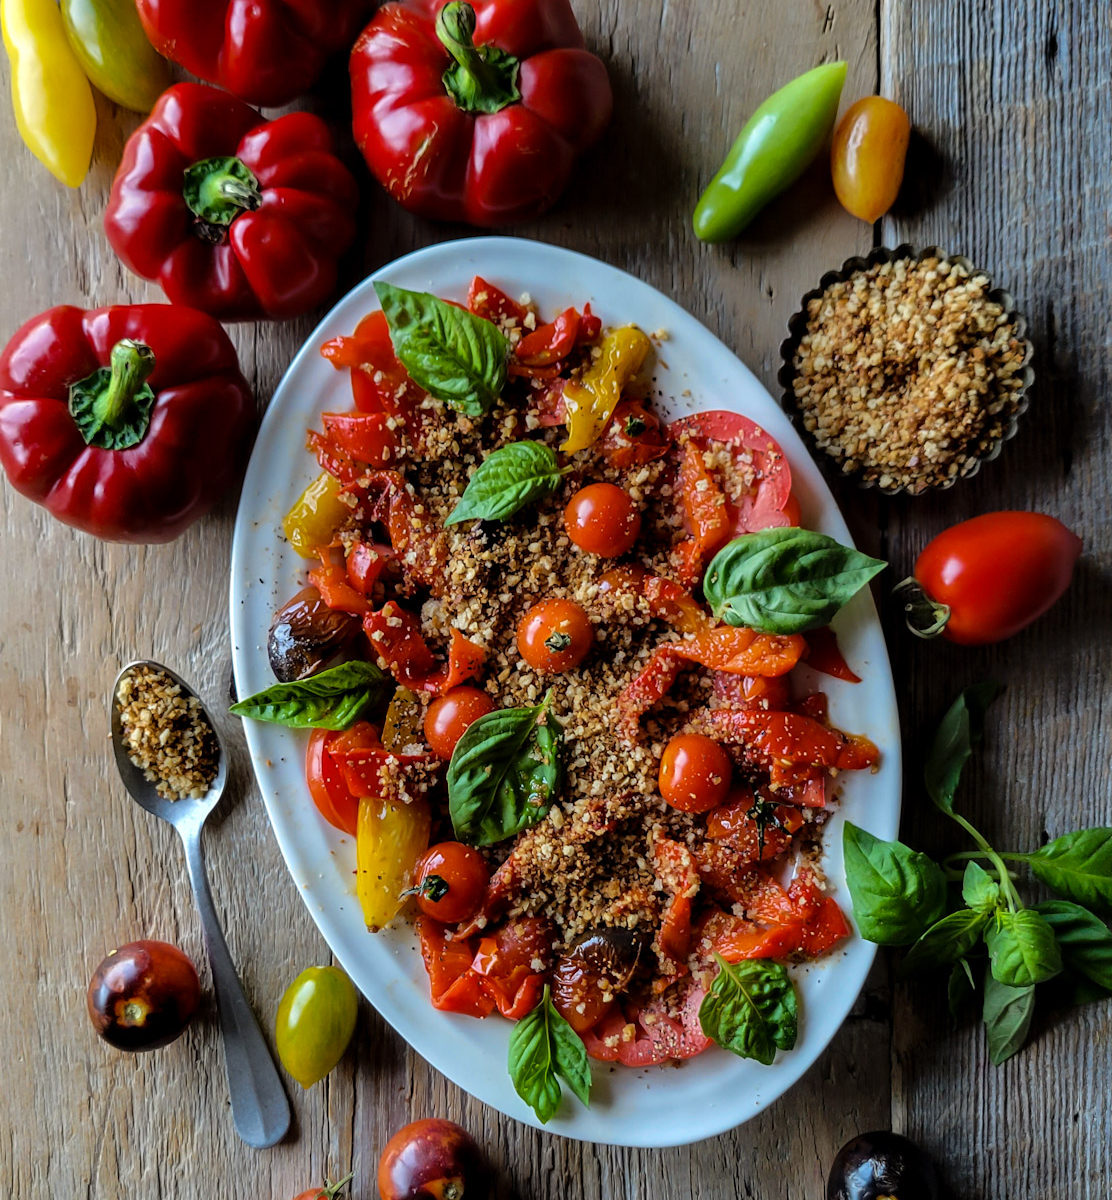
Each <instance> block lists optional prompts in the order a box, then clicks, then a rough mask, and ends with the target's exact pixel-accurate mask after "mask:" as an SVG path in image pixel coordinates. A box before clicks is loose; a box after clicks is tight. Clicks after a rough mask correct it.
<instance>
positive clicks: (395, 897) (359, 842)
mask: <svg viewBox="0 0 1112 1200" xmlns="http://www.w3.org/2000/svg"><path fill="white" fill-rule="evenodd" d="M431 828H432V816H431V814H430V812H429V802H428V801H427V800H425V799H424V798H423V797H417V798H415V799H414V800H412V801H411V802H410V803H409V804H404V803H403V802H402V801H400V800H382V799H379V798H376V797H367V796H364V797H362V798H361V799H360V801H359V818H358V823H357V825H356V831H355V866H356V874H355V891H356V894H357V895H358V897H359V906H360V907H361V908H362V910H363V920H364V921H365V922H366V924H367V928H368V929H369V930H370V931H371V932H372V933H377V932H378V931H379V930H380V929H382V928H383V927H384V926H386V925H389V924H390V922H391V921H392V920H393V919H394V918H395V917H396V916H397V915H398V912H399V911H400V909H401V907H402V905H403V904H404V903H405V896H404V895H403V894H402V893H403V892H405V891H407V890H408V889H409V888H411V887H412V886H413V876H414V872H415V871H416V869H417V860H418V859H419V858H420V857H421V855H422V854H424V852H425V851H426V850H427V849H428V848H429V831H430V830H431Z"/></svg>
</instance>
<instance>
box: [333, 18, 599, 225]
mask: <svg viewBox="0 0 1112 1200" xmlns="http://www.w3.org/2000/svg"><path fill="white" fill-rule="evenodd" d="M488 47H489V48H490V49H488ZM495 47H497V50H498V51H501V53H500V54H498V55H494V54H493V53H492V49H493V48H495ZM351 84H352V110H353V114H354V131H355V141H356V144H357V145H358V146H359V149H360V150H361V151H362V153H363V157H364V158H365V159H366V160H367V165H368V166H369V167H370V168H371V171H372V173H373V174H374V175H375V177H376V178H377V179H378V181H379V183H381V184H382V185H383V187H385V188H386V190H387V191H388V192H389V193H390V194H391V195H392V196H393V197H394V199H395V200H397V201H398V203H400V204H402V205H404V206H405V207H406V208H408V209H410V210H411V211H413V212H416V213H419V214H421V215H422V216H425V217H432V218H433V219H434V220H441V221H461V220H462V221H467V222H469V223H470V224H472V225H482V226H493V225H502V224H505V223H507V222H509V221H518V220H522V219H524V218H526V217H531V216H535V215H536V214H537V213H540V212H542V211H543V210H544V209H546V208H548V207H549V205H551V204H552V203H553V202H554V201H555V200H556V198H557V197H558V196H559V195H560V193H561V192H562V191H563V190H564V187H565V186H566V184H567V182H568V179H569V177H570V175H571V169H572V164H573V163H574V161H575V158H576V156H577V155H578V154H579V153H580V152H581V151H583V150H584V149H586V148H587V147H588V146H590V145H591V144H592V143H594V142H595V141H597V140H598V138H599V137H600V135H601V134H602V131H603V130H604V129H605V128H606V126H607V124H608V122H609V120H610V111H611V107H612V103H613V100H612V96H611V92H610V82H609V80H608V79H607V75H606V68H605V67H604V66H603V65H602V62H601V61H600V60H599V59H598V58H596V57H595V56H594V55H593V54H590V53H588V52H587V51H586V50H584V49H583V35H582V34H581V33H580V30H579V25H578V23H577V22H576V19H575V15H574V13H573V12H572V9H571V5H570V4H569V3H568V0H474V4H473V5H468V4H460V3H450V4H445V3H444V0H405V2H404V3H392V4H385V5H383V7H382V8H380V9H379V10H378V12H377V13H376V14H375V16H374V18H373V19H372V20H371V23H370V24H369V25H368V26H367V28H366V29H365V30H364V31H363V33H362V35H361V36H360V38H359V40H358V41H357V42H356V44H355V48H354V50H353V51H352V55H351Z"/></svg>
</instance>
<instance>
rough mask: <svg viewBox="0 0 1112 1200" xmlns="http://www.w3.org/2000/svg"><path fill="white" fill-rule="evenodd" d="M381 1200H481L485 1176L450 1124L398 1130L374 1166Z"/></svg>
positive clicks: (467, 1139) (431, 1121)
mask: <svg viewBox="0 0 1112 1200" xmlns="http://www.w3.org/2000/svg"><path fill="white" fill-rule="evenodd" d="M378 1192H379V1195H380V1196H381V1197H382V1200H481V1198H482V1197H484V1196H485V1195H486V1194H487V1175H486V1170H485V1169H484V1166H483V1160H482V1156H481V1155H480V1153H479V1147H478V1146H477V1145H476V1144H475V1139H474V1138H473V1137H472V1136H471V1135H470V1134H469V1133H468V1132H467V1130H466V1129H461V1128H460V1127H459V1126H458V1125H457V1124H455V1122H453V1121H443V1120H438V1119H436V1118H427V1119H425V1120H423V1121H414V1122H413V1123H412V1124H411V1125H406V1126H405V1127H404V1128H402V1129H399V1130H398V1132H397V1133H395V1134H394V1136H393V1137H392V1138H391V1139H390V1140H389V1141H388V1142H387V1143H386V1148H385V1149H384V1150H383V1152H382V1157H381V1158H380V1159H379V1160H378Z"/></svg>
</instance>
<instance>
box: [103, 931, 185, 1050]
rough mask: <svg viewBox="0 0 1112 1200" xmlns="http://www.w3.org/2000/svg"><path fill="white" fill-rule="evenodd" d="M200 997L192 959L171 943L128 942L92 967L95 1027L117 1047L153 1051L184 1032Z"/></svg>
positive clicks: (119, 1048)
mask: <svg viewBox="0 0 1112 1200" xmlns="http://www.w3.org/2000/svg"><path fill="white" fill-rule="evenodd" d="M200 1000H201V983H200V980H198V978H197V971H196V969H195V968H194V966H193V964H192V962H190V960H189V959H188V958H187V957H186V956H185V955H184V954H183V953H182V952H181V951H180V950H179V949H178V948H177V946H171V945H170V943H169V942H153V941H146V942H128V943H127V945H125V946H121V947H120V948H119V949H118V950H114V951H113V952H112V953H111V954H110V955H109V956H108V957H107V958H106V959H105V960H104V961H103V962H102V963H101V964H100V966H99V967H97V969H96V970H95V971H94V972H93V978H92V980H91V981H90V983H89V992H88V996H87V1001H88V1006H89V1018H90V1020H91V1021H92V1022H93V1028H94V1029H95V1030H96V1031H97V1033H99V1034H100V1036H101V1037H102V1038H104V1040H105V1041H106V1042H108V1043H109V1045H112V1046H115V1047H116V1048H117V1049H118V1050H156V1049H157V1048H158V1047H159V1046H165V1045H167V1044H168V1043H170V1042H172V1041H173V1040H174V1039H175V1038H177V1037H180V1036H181V1035H182V1033H184V1032H185V1029H186V1026H187V1025H188V1024H189V1022H190V1021H191V1020H192V1019H193V1014H194V1013H195V1012H196V1011H197V1005H198V1004H199V1003H200Z"/></svg>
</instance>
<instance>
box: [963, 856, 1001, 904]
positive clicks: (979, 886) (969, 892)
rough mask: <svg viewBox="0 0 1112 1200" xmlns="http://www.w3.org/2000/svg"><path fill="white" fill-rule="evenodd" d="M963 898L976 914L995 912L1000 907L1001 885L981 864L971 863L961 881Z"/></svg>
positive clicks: (967, 865)
mask: <svg viewBox="0 0 1112 1200" xmlns="http://www.w3.org/2000/svg"><path fill="white" fill-rule="evenodd" d="M961 898H962V899H963V900H964V901H965V903H966V905H967V907H969V908H971V909H973V910H974V911H975V912H981V913H990V912H994V911H995V910H996V909H997V908H999V906H1000V884H999V883H997V881H996V880H995V879H993V877H992V876H991V875H990V874H989V873H988V872H987V871H986V870H985V869H984V867H982V866H981V865H980V863H975V862H969V863H967V864H966V867H965V878H964V879H963V880H962V881H961Z"/></svg>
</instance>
